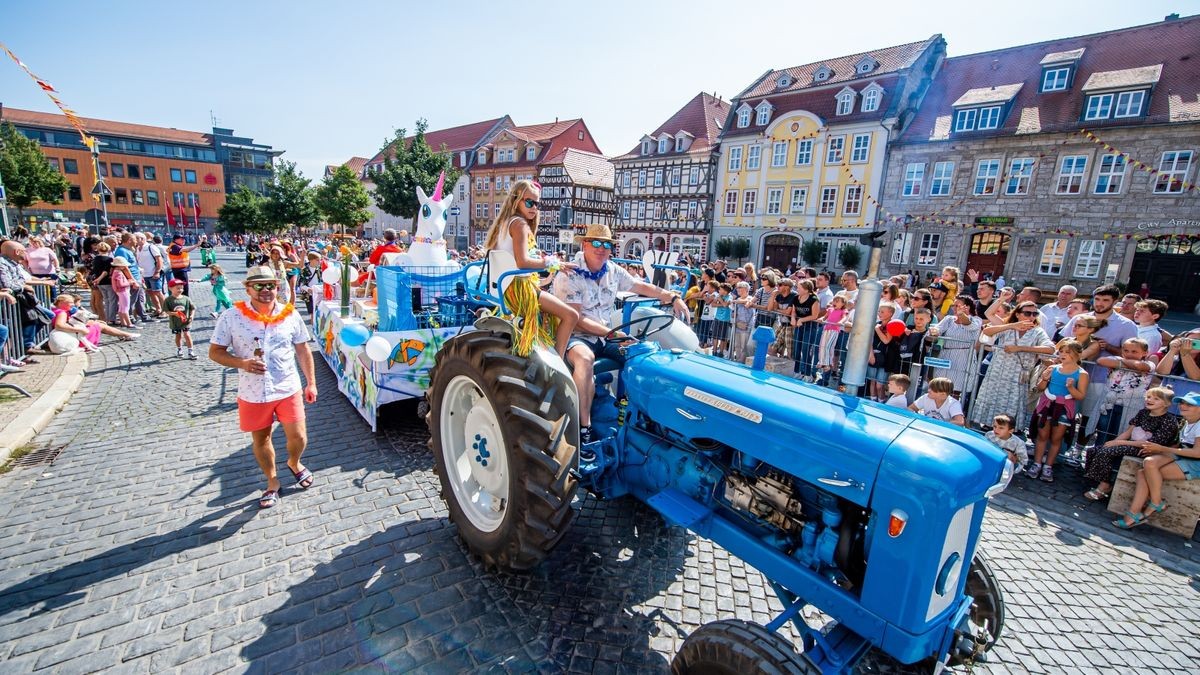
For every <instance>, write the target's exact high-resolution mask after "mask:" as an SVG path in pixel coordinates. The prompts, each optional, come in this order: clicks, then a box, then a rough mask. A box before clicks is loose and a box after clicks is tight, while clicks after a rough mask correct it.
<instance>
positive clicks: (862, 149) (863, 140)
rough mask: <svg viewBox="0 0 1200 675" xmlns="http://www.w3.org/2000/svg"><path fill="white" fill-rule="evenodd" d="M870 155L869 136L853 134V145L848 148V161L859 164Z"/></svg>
mask: <svg viewBox="0 0 1200 675" xmlns="http://www.w3.org/2000/svg"><path fill="white" fill-rule="evenodd" d="M870 155H871V134H854V144H853V145H852V146H851V148H850V161H851V162H852V163H856V164H861V163H862V162H865V161H867V158H868V157H870Z"/></svg>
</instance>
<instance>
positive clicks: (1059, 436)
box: [1025, 338, 1088, 483]
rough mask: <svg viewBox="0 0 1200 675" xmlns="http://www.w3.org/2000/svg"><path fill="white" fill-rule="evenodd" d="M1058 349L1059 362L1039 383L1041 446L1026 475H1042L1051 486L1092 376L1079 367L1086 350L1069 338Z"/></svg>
mask: <svg viewBox="0 0 1200 675" xmlns="http://www.w3.org/2000/svg"><path fill="white" fill-rule="evenodd" d="M1056 348H1057V350H1058V358H1059V362H1058V363H1057V364H1056V365H1054V366H1053V367H1051V368H1046V369H1044V370H1043V371H1042V378H1041V380H1039V381H1038V385H1037V389H1038V391H1041V392H1042V396H1041V398H1039V399H1038V402H1037V407H1035V408H1034V414H1033V417H1034V426H1036V427H1037V430H1038V432H1037V446H1036V447H1035V448H1034V451H1033V463H1032V464H1030V465H1029V466H1028V467H1026V468H1025V475H1027V476H1029V477H1030V478H1038V477H1039V476H1040V477H1041V479H1042V480H1043V481H1045V482H1047V483H1053V482H1054V460H1055V459H1057V458H1058V451H1059V449H1060V448H1061V447H1062V442H1063V436H1064V435H1065V434H1066V431H1067V429H1069V428H1071V425H1072V424H1074V423H1075V411H1076V406H1077V405H1078V403H1079V402H1080V401H1082V400H1083V398H1084V397H1085V396H1087V388H1088V373H1087V371H1086V370H1084V369H1083V368H1081V367H1080V365H1079V363H1080V361H1081V360H1082V359H1083V347H1081V346H1080V345H1079V343H1078V342H1076V341H1074V340H1071V339H1069V338H1068V339H1066V340H1062V341H1060V342H1059V343H1058V345H1057V347H1056ZM1047 444H1049V447H1047ZM1043 457H1044V458H1045V463H1044V464H1043V462H1042V459H1043Z"/></svg>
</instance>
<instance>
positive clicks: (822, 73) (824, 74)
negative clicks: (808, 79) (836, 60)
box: [813, 66, 833, 82]
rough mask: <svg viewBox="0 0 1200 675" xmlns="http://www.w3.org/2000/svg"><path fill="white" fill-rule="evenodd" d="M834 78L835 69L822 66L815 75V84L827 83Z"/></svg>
mask: <svg viewBox="0 0 1200 675" xmlns="http://www.w3.org/2000/svg"><path fill="white" fill-rule="evenodd" d="M831 77H833V69H832V68H830V67H829V66H821V67H820V68H817V70H816V72H814V73H813V82H825V81H826V80H828V79H829V78H831Z"/></svg>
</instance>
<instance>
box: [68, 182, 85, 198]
mask: <svg viewBox="0 0 1200 675" xmlns="http://www.w3.org/2000/svg"><path fill="white" fill-rule="evenodd" d="M67 199H70V200H71V201H73V202H81V201H83V191H82V190H80V189H79V186H78V185H72V186H71V187H69V188H67Z"/></svg>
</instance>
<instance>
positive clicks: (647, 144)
mask: <svg viewBox="0 0 1200 675" xmlns="http://www.w3.org/2000/svg"><path fill="white" fill-rule="evenodd" d="M642 154H643V155H648V154H650V141H642Z"/></svg>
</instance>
